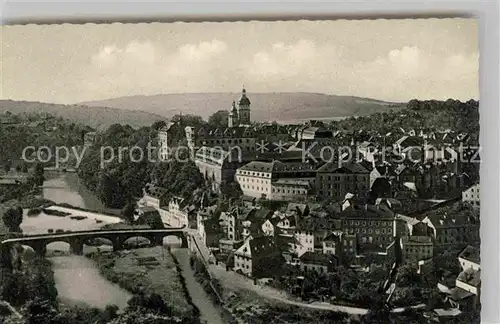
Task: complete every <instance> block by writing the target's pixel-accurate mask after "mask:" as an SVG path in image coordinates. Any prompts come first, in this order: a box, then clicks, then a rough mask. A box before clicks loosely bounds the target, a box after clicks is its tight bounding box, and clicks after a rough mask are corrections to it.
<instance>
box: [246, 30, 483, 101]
mask: <svg viewBox="0 0 500 324" xmlns="http://www.w3.org/2000/svg"><path fill="white" fill-rule="evenodd" d="M247 75H248V76H250V77H252V78H253V80H254V82H260V83H262V84H266V85H268V88H273V91H277V90H275V89H276V88H278V89H280V90H279V91H311V92H326V93H332V94H341V95H355V96H362V97H371V98H378V99H385V100H388V101H406V100H409V99H411V98H421V99H431V98H436V99H446V98H450V97H452V98H459V99H464V100H467V99H470V98H471V97H477V94H478V85H477V82H478V55H477V54H470V55H467V54H463V53H462V54H451V55H442V53H437V52H432V51H424V50H422V49H421V48H419V47H418V46H416V45H413V46H403V47H401V48H394V49H390V50H388V51H387V52H386V53H385V54H384V55H381V56H378V57H372V58H371V59H367V60H364V61H362V60H360V61H356V60H354V59H353V58H352V52H351V53H350V52H349V49H347V50H346V49H345V48H344V49H343V48H341V47H340V46H335V45H332V44H316V43H314V42H312V41H308V40H300V41H297V42H296V43H290V44H284V43H275V44H273V45H271V46H269V47H268V48H267V49H264V50H261V51H258V52H257V53H255V54H254V55H253V57H252V59H251V64H250V65H249V66H248V68H247ZM287 89H289V90H287ZM471 90H472V91H471Z"/></svg>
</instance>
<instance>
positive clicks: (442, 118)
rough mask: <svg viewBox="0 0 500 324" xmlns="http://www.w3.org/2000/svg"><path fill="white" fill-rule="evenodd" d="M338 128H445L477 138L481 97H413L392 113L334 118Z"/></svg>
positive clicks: (443, 129) (433, 129) (442, 129)
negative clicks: (433, 98) (417, 98)
mask: <svg viewBox="0 0 500 324" xmlns="http://www.w3.org/2000/svg"><path fill="white" fill-rule="evenodd" d="M332 124H333V125H332V126H333V127H334V129H339V128H340V129H345V130H349V131H359V130H369V131H377V132H378V133H380V134H386V133H389V132H394V131H399V130H400V129H403V130H405V131H410V130H411V129H415V130H416V129H421V130H428V131H445V130H447V129H449V130H451V131H454V132H459V133H467V134H469V135H470V136H471V138H473V141H474V142H477V141H478V139H479V101H476V100H472V99H471V100H469V101H467V102H461V101H459V100H453V99H448V100H446V101H439V100H416V99H413V100H410V101H409V102H408V104H407V105H406V108H404V109H402V110H399V111H393V112H392V113H377V114H373V115H371V116H364V117H359V118H348V119H345V120H342V121H338V122H332Z"/></svg>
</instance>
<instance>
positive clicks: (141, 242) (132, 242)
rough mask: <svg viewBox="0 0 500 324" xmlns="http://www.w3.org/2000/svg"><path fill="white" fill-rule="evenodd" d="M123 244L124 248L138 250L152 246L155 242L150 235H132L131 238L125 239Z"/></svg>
mask: <svg viewBox="0 0 500 324" xmlns="http://www.w3.org/2000/svg"><path fill="white" fill-rule="evenodd" d="M122 244H123V246H124V247H135V248H137V247H145V246H151V245H153V244H154V240H152V239H151V237H148V235H143V234H136V235H131V236H129V237H124V238H123V243H122Z"/></svg>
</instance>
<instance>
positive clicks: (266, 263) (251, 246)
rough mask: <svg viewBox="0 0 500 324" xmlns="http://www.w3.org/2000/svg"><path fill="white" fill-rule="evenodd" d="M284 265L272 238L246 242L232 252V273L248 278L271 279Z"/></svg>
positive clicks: (266, 237)
mask: <svg viewBox="0 0 500 324" xmlns="http://www.w3.org/2000/svg"><path fill="white" fill-rule="evenodd" d="M284 263H285V260H284V258H283V256H282V254H281V251H280V250H279V249H278V248H277V245H276V243H275V240H274V238H271V237H268V236H262V237H258V238H254V239H249V240H246V241H245V242H244V243H243V245H242V246H240V247H239V248H238V249H237V250H236V251H235V252H234V271H236V272H240V273H242V274H244V275H246V276H248V277H253V278H262V277H273V276H275V275H276V274H277V273H279V271H280V269H281V267H282V265H283V264H284Z"/></svg>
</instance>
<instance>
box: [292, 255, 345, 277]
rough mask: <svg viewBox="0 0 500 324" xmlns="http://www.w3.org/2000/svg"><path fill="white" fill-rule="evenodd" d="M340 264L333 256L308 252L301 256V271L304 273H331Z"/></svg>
mask: <svg viewBox="0 0 500 324" xmlns="http://www.w3.org/2000/svg"><path fill="white" fill-rule="evenodd" d="M338 264H339V261H338V258H337V257H336V256H335V255H333V254H323V253H318V252H306V253H304V254H303V255H302V256H300V270H301V271H303V272H311V271H314V272H317V273H330V272H333V271H334V269H335V268H336V267H337V266H338Z"/></svg>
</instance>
